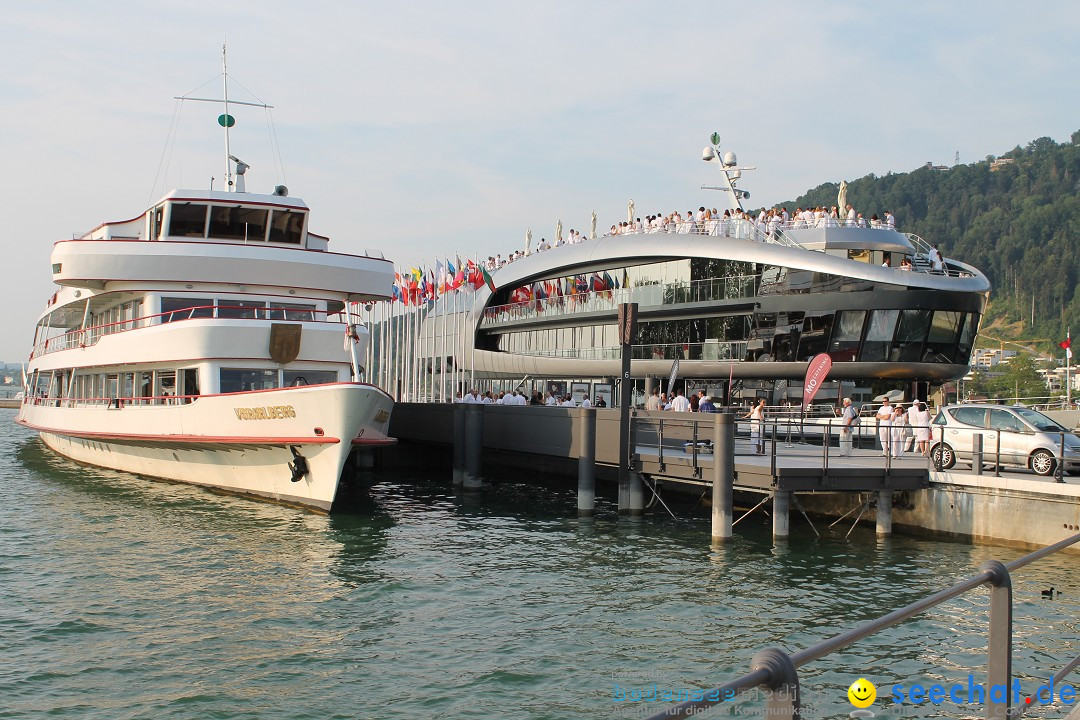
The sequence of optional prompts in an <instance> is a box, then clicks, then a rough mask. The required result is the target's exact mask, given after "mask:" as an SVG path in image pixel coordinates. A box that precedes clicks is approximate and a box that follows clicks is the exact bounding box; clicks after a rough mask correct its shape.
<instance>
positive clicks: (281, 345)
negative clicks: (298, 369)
mask: <svg viewBox="0 0 1080 720" xmlns="http://www.w3.org/2000/svg"><path fill="white" fill-rule="evenodd" d="M300 330H301V327H300V326H299V325H294V324H291V323H290V324H286V323H272V324H271V325H270V359H271V360H273V361H274V362H276V363H280V364H282V365H284V364H285V363H291V362H292V361H293V360H295V359H296V357H297V356H298V355H299V354H300Z"/></svg>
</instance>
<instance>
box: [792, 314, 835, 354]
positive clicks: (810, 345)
mask: <svg viewBox="0 0 1080 720" xmlns="http://www.w3.org/2000/svg"><path fill="white" fill-rule="evenodd" d="M832 325H833V313H831V312H830V313H824V312H820V311H818V312H808V313H806V316H805V317H804V318H803V327H802V334H801V335H800V336H799V357H800V358H802V359H803V360H806V359H808V358H812V357H814V356H815V355H818V354H820V353H823V352H828V351H829V335H830V334H831V333H832Z"/></svg>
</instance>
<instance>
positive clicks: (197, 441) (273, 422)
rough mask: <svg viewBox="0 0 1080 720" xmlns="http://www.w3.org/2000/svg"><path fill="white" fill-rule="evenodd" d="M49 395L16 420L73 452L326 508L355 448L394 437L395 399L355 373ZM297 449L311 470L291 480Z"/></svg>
mask: <svg viewBox="0 0 1080 720" xmlns="http://www.w3.org/2000/svg"><path fill="white" fill-rule="evenodd" d="M39 402H40V401H39ZM50 402H51V404H50V405H46V404H35V403H34V402H33V401H30V402H28V403H25V404H24V405H23V406H22V409H21V410H20V413H19V420H18V421H19V423H21V424H23V425H25V426H27V427H30V428H32V429H35V430H37V431H38V432H39V433H40V435H41V439H42V441H43V442H44V443H45V444H46V445H48V446H49V447H50V448H52V449H53V450H55V451H56V452H57V453H59V454H61V455H63V456H65V457H67V458H70V459H72V460H75V461H77V462H80V463H85V464H88V465H95V466H99V467H104V468H110V469H113V470H122V471H125V472H131V473H136V474H139V475H146V476H150V477H155V478H163V479H166V480H175V481H179V482H185V483H192V484H195V485H203V486H207V487H212V488H218V489H221V490H226V491H229V492H233V493H239V494H243V495H251V496H256V497H262V498H268V499H272V500H276V501H279V502H286V503H290V504H297V505H303V506H307V507H312V508H318V509H320V510H326V511H328V510H329V509H330V507H331V505H332V504H333V502H334V498H335V496H336V494H337V489H338V483H339V480H340V477H341V472H342V469H343V466H344V464H345V461H346V460H347V458H348V456H349V453H350V452H351V451H352V449H353V448H354V447H356V446H358V445H359V446H377V445H387V444H392V443H393V442H394V441H393V439H391V438H389V437H387V435H386V432H387V427H388V425H389V419H390V411H391V410H392V408H393V400H392V399H391V398H390V397H389V396H388V395H386V393H384V392H383V391H381V390H379V389H378V388H376V387H373V386H370V385H363V384H358V383H332V384H327V385H312V386H308V387H290V388H281V389H276V390H266V391H260V392H247V393H231V394H227V395H208V396H204V397H200V398H198V399H197V400H195V402H192V403H189V404H184V405H175V406H170V405H164V406H163V405H147V406H139V405H133V404H128V405H126V406H123V407H120V408H116V407H112V408H103V407H100V406H97V407H64V406H61V407H57V406H56V402H55V401H50ZM62 403H63V401H61V404H62ZM295 454H299V455H300V456H302V457H303V458H304V460H305V461H306V463H307V468H308V472H307V473H306V474H305V475H304V476H303V477H301V478H299V479H298V480H296V481H293V479H292V478H293V475H294V473H293V471H292V470H291V469H290V467H289V464H290V463H294V462H295Z"/></svg>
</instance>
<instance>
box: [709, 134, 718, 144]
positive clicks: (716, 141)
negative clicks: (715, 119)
mask: <svg viewBox="0 0 1080 720" xmlns="http://www.w3.org/2000/svg"><path fill="white" fill-rule="evenodd" d="M709 139H710V140H712V144H713V145H719V144H720V133H713V134H712V137H711V138H709Z"/></svg>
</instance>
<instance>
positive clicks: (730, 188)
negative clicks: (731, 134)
mask: <svg viewBox="0 0 1080 720" xmlns="http://www.w3.org/2000/svg"><path fill="white" fill-rule="evenodd" d="M709 139H710V140H711V144H710V145H709V146H708V147H706V148H705V150H704V151H703V152H702V154H701V159H702V160H704V161H705V162H715V163H716V165H717V167H718V168H720V177H721V178H722V179H723V181H724V184H723V185H722V186H721V187H716V186H713V185H702V186H701V189H702V190H720V191H722V192H726V193H728V202H729V203H730V205H731V209H732V210H742V209H743V206H742V201H743V200H749V199H750V193H748V192H747V191H745V190H740V189H739V188H737V187H735V183H736V182H737V181H738V179H739V178H741V177H742V171H743V170H756V169H757V168H756V167H739V165H738V161H737V160H736V159H735V153H733V152H728V153H725V154H724V155H723V156H721V155H720V135H719V133H713V134H712V137H711V138H709Z"/></svg>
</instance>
